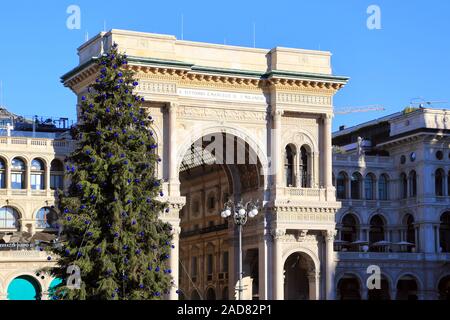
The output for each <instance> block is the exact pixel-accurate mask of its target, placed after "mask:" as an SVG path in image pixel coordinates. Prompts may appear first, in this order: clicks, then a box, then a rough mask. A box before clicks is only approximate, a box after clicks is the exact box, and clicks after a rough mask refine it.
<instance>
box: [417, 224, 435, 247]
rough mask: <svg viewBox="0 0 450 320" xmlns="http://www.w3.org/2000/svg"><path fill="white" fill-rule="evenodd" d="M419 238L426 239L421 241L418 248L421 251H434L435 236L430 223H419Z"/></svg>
mask: <svg viewBox="0 0 450 320" xmlns="http://www.w3.org/2000/svg"><path fill="white" fill-rule="evenodd" d="M419 228H420V232H419V234H420V238H421V239H427V240H426V241H421V243H420V248H421V252H424V253H434V252H435V237H434V228H433V225H432V224H431V223H422V224H420V227H419Z"/></svg>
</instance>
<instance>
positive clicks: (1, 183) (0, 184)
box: [0, 172, 6, 189]
mask: <svg viewBox="0 0 450 320" xmlns="http://www.w3.org/2000/svg"><path fill="white" fill-rule="evenodd" d="M5 187H6V181H5V174H4V173H3V172H1V173H0V188H1V189H4V188H5Z"/></svg>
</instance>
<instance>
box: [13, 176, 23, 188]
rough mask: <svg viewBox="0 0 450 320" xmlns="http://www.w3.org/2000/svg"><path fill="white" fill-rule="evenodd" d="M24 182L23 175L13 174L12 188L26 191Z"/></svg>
mask: <svg viewBox="0 0 450 320" xmlns="http://www.w3.org/2000/svg"><path fill="white" fill-rule="evenodd" d="M23 180H24V179H23V174H22V173H11V188H13V189H25V183H24V181H23Z"/></svg>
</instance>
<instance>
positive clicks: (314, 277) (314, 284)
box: [308, 270, 320, 300]
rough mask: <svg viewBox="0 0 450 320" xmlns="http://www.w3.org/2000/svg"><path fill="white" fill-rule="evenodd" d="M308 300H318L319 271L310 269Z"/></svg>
mask: <svg viewBox="0 0 450 320" xmlns="http://www.w3.org/2000/svg"><path fill="white" fill-rule="evenodd" d="M308 282H309V300H319V287H320V286H319V284H320V273H319V272H317V271H316V270H312V271H310V272H309V273H308Z"/></svg>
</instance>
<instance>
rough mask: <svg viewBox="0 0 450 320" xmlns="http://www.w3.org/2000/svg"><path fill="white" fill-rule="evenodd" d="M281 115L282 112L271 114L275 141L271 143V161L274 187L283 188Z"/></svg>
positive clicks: (277, 111) (276, 111)
mask: <svg viewBox="0 0 450 320" xmlns="http://www.w3.org/2000/svg"><path fill="white" fill-rule="evenodd" d="M282 115H283V110H275V111H274V112H273V123H274V126H273V129H274V134H275V137H274V138H275V139H274V141H273V148H272V159H273V160H274V162H275V166H274V170H275V172H272V173H275V181H276V187H277V188H281V187H283V154H284V152H283V147H282V145H281V117H282Z"/></svg>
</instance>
